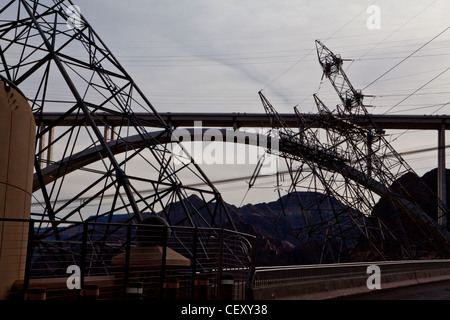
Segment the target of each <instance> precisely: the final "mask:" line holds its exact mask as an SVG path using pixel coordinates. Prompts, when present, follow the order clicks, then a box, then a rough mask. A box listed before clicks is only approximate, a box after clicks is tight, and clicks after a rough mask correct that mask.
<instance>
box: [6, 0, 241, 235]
mask: <svg viewBox="0 0 450 320" xmlns="http://www.w3.org/2000/svg"><path fill="white" fill-rule="evenodd" d="M77 10H78V9H77V7H76V6H74V4H73V3H72V2H71V1H65V0H64V1H61V0H39V1H30V0H13V1H4V2H3V3H2V5H1V6H0V17H1V20H0V33H1V37H0V58H1V61H0V75H1V77H2V79H4V81H6V82H8V83H10V84H11V85H14V86H15V87H17V88H19V89H20V90H21V91H22V92H23V94H24V95H25V97H26V98H27V99H28V101H29V104H30V105H31V107H32V111H33V113H34V115H35V118H36V119H37V123H36V125H37V144H36V156H35V165H34V170H35V173H34V183H33V206H32V214H31V218H32V219H34V220H35V221H38V224H37V225H36V228H37V229H38V230H39V231H38V232H37V233H38V234H39V238H40V241H41V242H42V243H44V242H45V239H60V238H61V234H62V233H63V232H65V231H67V228H69V227H67V225H65V224H64V222H66V221H70V220H73V221H80V220H81V221H89V222H106V223H110V222H114V221H115V219H114V218H115V216H117V215H124V216H125V217H126V219H122V220H121V222H123V223H140V222H142V221H143V220H144V219H145V218H146V216H156V215H158V216H161V217H163V218H164V219H165V220H167V222H168V223H169V224H170V225H184V226H192V227H223V226H225V227H227V228H229V229H234V224H233V221H232V219H231V217H230V215H229V213H228V211H227V209H226V207H225V206H224V203H223V200H222V198H221V195H220V194H219V192H218V191H217V189H216V188H215V187H214V186H213V184H212V183H211V181H210V180H209V179H208V178H207V176H206V175H205V174H204V173H203V171H202V170H201V169H200V167H199V166H198V165H197V164H196V162H195V161H194V159H193V158H192V157H191V156H190V155H189V154H187V153H186V152H184V153H183V154H182V155H181V156H180V155H177V154H175V153H173V152H172V151H173V149H172V142H170V143H165V144H161V143H159V141H158V137H159V136H171V133H172V132H173V130H174V128H172V127H171V126H170V125H169V124H168V123H166V122H165V121H164V120H163V119H162V118H161V117H160V116H159V114H158V112H157V111H156V109H155V108H154V106H153V105H152V104H151V103H150V101H149V100H148V99H147V98H146V96H145V95H144V93H143V92H142V91H141V89H140V88H139V87H138V86H137V85H136V83H135V82H134V81H133V79H132V78H131V76H130V75H129V74H128V73H127V72H126V70H125V69H124V68H123V66H122V65H121V64H120V62H119V61H118V60H117V59H116V58H115V57H114V55H113V54H112V53H111V51H110V50H109V49H108V47H107V46H106V45H105V43H104V42H103V41H102V40H101V39H100V37H99V36H98V35H97V33H96V32H95V31H94V29H93V28H92V27H91V25H90V24H89V23H88V22H87V21H86V20H85V19H84V17H83V16H82V15H81V13H80V12H78V11H77ZM51 112H60V113H61V112H62V113H63V115H62V116H60V117H58V118H57V119H55V120H54V121H52V122H50V123H49V122H44V121H42V117H41V115H43V114H44V113H51ZM135 112H146V113H148V114H150V115H152V117H149V118H148V119H150V120H148V121H146V122H145V123H144V122H143V121H141V120H140V119H138V118H137V117H136V116H135ZM102 114H107V115H112V116H115V117H116V118H117V121H116V122H115V123H116V125H114V126H108V125H107V124H106V123H104V124H102V117H101V115H102ZM69 116H72V117H73V116H76V121H75V122H73V124H72V125H70V126H61V124H63V123H64V121H65V118H66V117H69ZM158 132H159V133H158ZM155 133H158V135H157V134H155ZM131 135H139V136H140V137H141V138H142V141H144V143H142V142H141V143H139V144H136V143H133V141H129V140H127V139H126V138H127V137H129V136H131ZM169 141H170V140H169ZM173 143H174V144H178V145H179V146H180V148H183V147H182V145H181V144H180V143H179V142H178V141H173ZM119 146H120V148H119ZM93 154H95V157H97V158H98V159H100V161H97V162H95V163H93V164H89V165H86V163H89V161H88V160H89V159H88V158H89V157H92V156H93ZM176 158H178V159H176ZM174 160H179V161H176V162H175V161H174ZM74 171H76V172H77V174H71V172H74ZM183 181H188V183H190V184H192V185H195V186H196V187H186V186H185V184H184V183H183ZM199 186H200V187H199ZM140 190H146V191H145V192H141V191H140ZM191 195H196V196H197V197H198V198H200V199H201V200H202V201H197V202H196V203H193V202H192V201H191V200H190V199H191V198H190V196H191ZM174 203H179V204H180V205H179V206H176V209H177V211H176V212H177V214H176V216H174V215H173V210H175V209H173V208H174V207H175V206H174V205H173V204H174ZM199 203H200V204H199ZM180 208H181V212H182V214H180ZM48 221H50V227H48ZM115 230H116V228H115V227H114V226H113V225H111V226H110V227H108V228H101V231H100V232H103V233H104V238H106V237H107V236H108V235H111V234H114V232H115Z"/></svg>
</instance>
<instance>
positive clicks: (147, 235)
mask: <svg viewBox="0 0 450 320" xmlns="http://www.w3.org/2000/svg"><path fill="white" fill-rule="evenodd" d="M0 224H1V227H2V228H3V230H8V226H9V225H10V224H14V225H16V226H17V224H21V227H20V228H21V230H22V231H23V234H24V236H25V238H26V236H27V237H28V239H27V241H26V249H23V250H22V252H23V253H22V255H23V257H22V259H21V260H25V263H23V262H22V263H21V264H19V265H24V270H23V272H22V273H21V276H20V278H19V279H17V280H16V281H14V283H13V284H12V285H11V294H10V298H11V299H21V298H23V297H27V292H31V291H32V290H33V289H35V291H36V292H42V289H45V297H46V299H47V300H52V299H65V300H67V299H82V298H88V297H91V298H95V299H138V300H141V299H144V300H145V299H179V300H190V299H201V300H204V299H205V300H206V299H207V300H219V299H220V300H223V299H233V300H242V299H245V298H246V296H245V295H246V291H247V288H248V286H249V284H250V279H251V278H252V274H253V272H254V263H253V262H254V259H253V253H252V251H253V250H252V248H253V245H252V244H253V241H254V237H253V236H250V235H247V234H243V233H239V232H234V231H230V230H226V229H216V228H190V227H173V226H163V225H145V226H144V225H136V224H118V223H94V222H64V223H59V224H58V225H55V224H54V223H52V221H45V222H42V221H33V220H8V219H1V220H0ZM26 233H28V235H27V234H26ZM24 236H23V237H24ZM5 239H6V238H3V240H2V242H3V243H0V245H1V247H0V248H2V249H1V250H2V254H3V255H5V254H20V253H18V251H14V250H13V251H10V250H9V251H7V250H5V248H6V247H7V246H8V244H7V243H6V242H5ZM6 241H7V240H6ZM2 259H3V260H4V261H5V260H6V261H7V260H8V259H6V258H5V257H3V258H2ZM2 266H3V265H2ZM2 268H3V267H2ZM4 270H6V268H4ZM2 272H3V271H2V270H1V269H0V278H2V275H1V273H2ZM38 289H40V291H39V290H38Z"/></svg>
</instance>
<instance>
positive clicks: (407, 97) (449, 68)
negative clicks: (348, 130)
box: [383, 27, 450, 114]
mask: <svg viewBox="0 0 450 320" xmlns="http://www.w3.org/2000/svg"><path fill="white" fill-rule="evenodd" d="M449 28H450V27H449ZM448 70H450V67H448V68H447V69H445V70H444V71H442V72H441V73H439V74H438V75H437V76H435V77H434V78H433V79H431V80H429V81H428V82H427V83H425V84H424V85H422V86H421V87H420V88H418V89H416V90H415V91H414V92H412V93H410V94H409V95H408V96H406V97H405V98H403V99H402V100H401V101H399V102H398V103H396V104H395V105H393V106H392V107H391V108H389V110H387V111H386V112H384V113H383V114H386V113H388V112H389V111H391V110H392V109H394V108H395V107H397V106H398V105H400V104H401V103H402V102H404V101H405V100H407V99H409V98H410V97H411V96H413V95H414V94H415V93H416V92H418V91H420V90H421V89H422V88H424V87H426V86H427V85H428V84H430V83H431V82H433V81H434V80H436V79H437V78H439V77H440V76H441V75H443V74H444V73H446V72H447V71H448Z"/></svg>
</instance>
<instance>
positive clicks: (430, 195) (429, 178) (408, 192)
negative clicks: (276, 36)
mask: <svg viewBox="0 0 450 320" xmlns="http://www.w3.org/2000/svg"><path fill="white" fill-rule="evenodd" d="M446 176H447V180H448V179H450V170H447V171H446ZM448 181H450V180H448ZM390 188H391V189H392V190H394V191H395V192H397V193H399V194H400V195H402V196H404V197H405V198H407V199H410V200H411V201H412V202H414V203H416V204H417V205H418V206H419V207H420V208H421V209H422V210H423V212H425V213H426V214H427V215H428V216H430V217H431V218H432V219H433V220H435V221H436V220H437V212H438V210H437V209H438V207H437V196H436V194H437V169H433V170H431V171H429V172H427V173H426V174H424V175H423V176H422V177H418V176H416V175H414V174H412V173H408V174H405V175H404V176H402V177H401V178H400V179H398V180H397V181H396V182H394V183H393V184H392V186H390ZM449 197H450V189H448V190H447V200H449V199H450V198H449ZM372 215H373V216H375V217H379V218H381V219H382V221H383V223H384V224H385V225H386V226H387V227H388V228H389V229H390V230H392V231H393V234H394V236H395V237H397V238H398V240H397V241H392V242H391V243H388V244H387V246H386V247H385V250H384V252H385V253H386V254H388V255H390V256H393V257H397V258H403V256H402V255H401V254H402V253H401V248H400V244H403V245H404V246H407V245H409V246H410V248H412V249H413V250H412V251H413V252H415V254H416V255H417V256H416V257H413V258H425V257H432V256H433V255H434V252H433V248H432V247H431V246H429V245H428V244H427V240H428V239H427V237H425V236H424V235H423V233H422V232H421V231H420V230H419V228H418V227H417V225H416V224H415V223H414V222H413V221H412V220H411V219H410V218H409V217H408V216H407V215H406V214H405V213H403V212H402V211H400V210H398V209H397V208H395V207H394V206H392V205H391V203H390V202H389V201H388V200H387V199H384V198H381V199H380V200H379V202H378V203H377V204H376V205H375V207H374V209H373V212H372ZM447 223H448V222H447ZM447 229H449V225H448V224H447ZM405 236H406V237H405ZM404 239H408V240H407V242H408V243H407V242H406V241H404ZM364 246H366V247H367V243H365V241H364V240H361V241H360V243H358V246H357V247H356V248H355V250H354V255H353V257H351V258H350V259H352V260H357V259H361V257H362V255H363V251H364V250H363V249H362V248H363V247H364ZM380 258H381V256H379V255H377V254H375V253H374V252H366V256H365V257H364V258H363V259H364V260H377V259H380Z"/></svg>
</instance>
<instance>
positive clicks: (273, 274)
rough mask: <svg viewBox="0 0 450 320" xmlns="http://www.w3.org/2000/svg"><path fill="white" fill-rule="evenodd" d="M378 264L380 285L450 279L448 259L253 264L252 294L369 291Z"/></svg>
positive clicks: (310, 296)
mask: <svg viewBox="0 0 450 320" xmlns="http://www.w3.org/2000/svg"><path fill="white" fill-rule="evenodd" d="M373 265H375V266H377V267H379V268H380V284H381V289H388V288H393V287H400V286H407V285H416V284H420V283H427V282H433V281H440V280H448V279H450V260H405V261H378V262H360V263H341V264H330V265H306V266H287V267H263V268H256V270H255V273H254V276H253V278H252V282H251V283H252V284H251V290H252V297H253V298H254V299H257V300H261V299H262V300H266V299H286V298H293V297H295V298H296V299H324V298H334V297H338V296H346V295H352V294H360V293H365V292H368V291H370V289H369V288H368V287H367V280H368V279H369V277H370V275H371V273H369V272H368V267H369V266H373Z"/></svg>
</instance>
